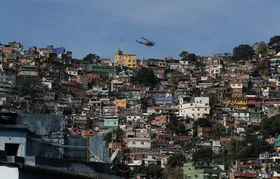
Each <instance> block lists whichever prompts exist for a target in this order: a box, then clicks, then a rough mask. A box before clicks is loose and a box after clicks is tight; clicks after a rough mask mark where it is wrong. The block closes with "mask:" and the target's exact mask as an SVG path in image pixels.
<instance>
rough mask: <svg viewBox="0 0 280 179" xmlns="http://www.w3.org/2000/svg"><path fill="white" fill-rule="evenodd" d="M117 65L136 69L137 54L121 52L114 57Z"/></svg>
mask: <svg viewBox="0 0 280 179" xmlns="http://www.w3.org/2000/svg"><path fill="white" fill-rule="evenodd" d="M114 62H115V64H119V65H122V66H125V67H129V68H136V54H123V53H122V51H121V50H119V51H118V54H116V55H115V57H114Z"/></svg>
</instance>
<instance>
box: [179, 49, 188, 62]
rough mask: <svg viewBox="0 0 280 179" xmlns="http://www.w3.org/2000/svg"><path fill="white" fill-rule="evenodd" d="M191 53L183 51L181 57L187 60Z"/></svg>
mask: <svg viewBox="0 0 280 179" xmlns="http://www.w3.org/2000/svg"><path fill="white" fill-rule="evenodd" d="M188 55H189V52H188V51H182V52H181V53H180V54H179V56H180V57H181V58H182V60H186V59H187V58H188Z"/></svg>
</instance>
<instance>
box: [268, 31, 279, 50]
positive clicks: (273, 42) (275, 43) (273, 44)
mask: <svg viewBox="0 0 280 179" xmlns="http://www.w3.org/2000/svg"><path fill="white" fill-rule="evenodd" d="M267 45H268V46H269V47H270V48H272V49H274V50H276V52H279V51H280V36H279V35H276V36H273V37H271V38H270V40H269V42H268V44H267Z"/></svg>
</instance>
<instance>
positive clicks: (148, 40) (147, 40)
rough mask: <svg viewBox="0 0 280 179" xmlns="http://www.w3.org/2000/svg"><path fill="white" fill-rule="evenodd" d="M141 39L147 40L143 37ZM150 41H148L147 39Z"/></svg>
mask: <svg viewBox="0 0 280 179" xmlns="http://www.w3.org/2000/svg"><path fill="white" fill-rule="evenodd" d="M141 38H142V39H144V40H146V41H149V40H148V39H146V38H144V37H141ZM149 42H150V41H149Z"/></svg>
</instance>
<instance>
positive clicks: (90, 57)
mask: <svg viewBox="0 0 280 179" xmlns="http://www.w3.org/2000/svg"><path fill="white" fill-rule="evenodd" d="M83 61H86V62H88V63H101V60H100V56H98V55H96V54H92V53H90V54H88V55H87V56H85V57H84V58H83Z"/></svg>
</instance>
